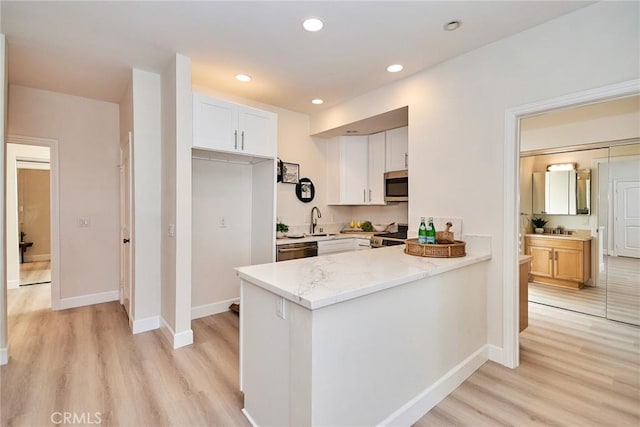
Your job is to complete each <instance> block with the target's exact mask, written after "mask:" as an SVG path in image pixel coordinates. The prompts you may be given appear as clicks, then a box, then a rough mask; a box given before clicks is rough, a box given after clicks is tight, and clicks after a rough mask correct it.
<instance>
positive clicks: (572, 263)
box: [553, 248, 585, 282]
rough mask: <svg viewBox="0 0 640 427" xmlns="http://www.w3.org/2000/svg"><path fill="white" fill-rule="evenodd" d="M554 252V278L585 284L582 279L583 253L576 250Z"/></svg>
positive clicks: (556, 250) (555, 250) (557, 250)
mask: <svg viewBox="0 0 640 427" xmlns="http://www.w3.org/2000/svg"><path fill="white" fill-rule="evenodd" d="M553 251H554V262H553V277H555V278H556V279H564V280H573V281H576V282H584V279H585V278H584V277H582V276H583V275H582V271H583V268H582V259H583V252H582V251H579V250H575V249H559V248H556V249H554V250H553Z"/></svg>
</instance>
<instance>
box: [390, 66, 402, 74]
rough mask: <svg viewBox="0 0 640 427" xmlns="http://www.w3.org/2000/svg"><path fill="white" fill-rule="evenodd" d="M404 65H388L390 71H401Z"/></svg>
mask: <svg viewBox="0 0 640 427" xmlns="http://www.w3.org/2000/svg"><path fill="white" fill-rule="evenodd" d="M403 68H404V67H403V66H402V65H400V64H393V65H389V66H388V67H387V71H388V72H390V73H397V72H399V71H402V69H403Z"/></svg>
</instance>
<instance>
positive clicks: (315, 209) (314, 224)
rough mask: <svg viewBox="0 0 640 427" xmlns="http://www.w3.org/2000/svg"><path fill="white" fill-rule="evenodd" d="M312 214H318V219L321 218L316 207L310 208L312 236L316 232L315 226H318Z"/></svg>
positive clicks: (316, 219)
mask: <svg viewBox="0 0 640 427" xmlns="http://www.w3.org/2000/svg"><path fill="white" fill-rule="evenodd" d="M314 212H317V213H318V218H322V214H321V213H320V209H318V207H317V206H314V207H313V208H311V234H314V233H315V232H316V225H318V218H314V217H313V213H314Z"/></svg>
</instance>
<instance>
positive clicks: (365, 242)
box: [352, 237, 371, 251]
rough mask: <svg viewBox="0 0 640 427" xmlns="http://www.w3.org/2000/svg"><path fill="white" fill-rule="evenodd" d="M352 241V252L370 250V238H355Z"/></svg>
mask: <svg viewBox="0 0 640 427" xmlns="http://www.w3.org/2000/svg"><path fill="white" fill-rule="evenodd" d="M352 240H353V250H354V251H362V250H365V249H371V238H370V237H355V238H353V239H352Z"/></svg>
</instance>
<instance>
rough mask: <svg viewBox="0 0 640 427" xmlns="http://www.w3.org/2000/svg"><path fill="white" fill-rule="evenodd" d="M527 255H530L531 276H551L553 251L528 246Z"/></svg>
mask: <svg viewBox="0 0 640 427" xmlns="http://www.w3.org/2000/svg"><path fill="white" fill-rule="evenodd" d="M528 252H529V253H528V255H531V256H532V257H533V259H532V260H531V274H534V275H536V276H547V277H552V276H553V249H552V248H546V247H540V246H529V248H528Z"/></svg>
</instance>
